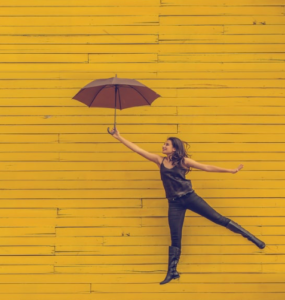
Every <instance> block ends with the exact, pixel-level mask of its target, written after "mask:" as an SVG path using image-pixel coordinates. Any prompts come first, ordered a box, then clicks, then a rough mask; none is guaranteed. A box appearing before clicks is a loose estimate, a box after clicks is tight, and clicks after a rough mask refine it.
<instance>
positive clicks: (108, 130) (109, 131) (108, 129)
mask: <svg viewBox="0 0 285 300" xmlns="http://www.w3.org/2000/svg"><path fill="white" fill-rule="evenodd" d="M109 128H110V127H108V129H107V130H108V132H109V134H111V135H113V134H114V133H115V132H113V133H112V132H111V131H110V130H109Z"/></svg>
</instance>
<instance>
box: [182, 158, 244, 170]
mask: <svg viewBox="0 0 285 300" xmlns="http://www.w3.org/2000/svg"><path fill="white" fill-rule="evenodd" d="M184 160H185V164H186V166H187V167H189V168H190V167H193V168H195V169H199V170H203V171H206V172H224V173H232V174H235V173H237V172H238V171H239V170H241V169H242V168H243V165H242V164H240V165H239V166H238V167H237V168H236V169H224V168H220V167H216V166H212V165H205V164H201V163H198V162H197V161H195V160H193V159H191V158H188V157H185V159H184Z"/></svg>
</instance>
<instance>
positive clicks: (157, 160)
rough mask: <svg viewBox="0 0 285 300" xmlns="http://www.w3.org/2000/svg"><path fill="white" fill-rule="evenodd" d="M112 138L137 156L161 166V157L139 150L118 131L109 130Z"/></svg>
mask: <svg viewBox="0 0 285 300" xmlns="http://www.w3.org/2000/svg"><path fill="white" fill-rule="evenodd" d="M111 133H112V136H113V137H114V138H115V139H117V140H118V141H120V142H121V143H122V144H124V145H125V146H126V147H128V148H129V149H131V150H132V151H134V152H136V153H138V154H139V155H141V156H143V157H144V158H146V159H148V160H150V161H152V162H154V163H156V164H157V165H160V164H161V161H162V157H161V156H159V155H157V154H154V153H150V152H147V151H145V150H143V149H142V148H140V147H139V146H137V145H135V144H134V143H132V142H130V141H128V140H127V139H125V138H123V137H122V136H121V135H120V133H119V131H118V129H117V128H116V129H114V128H113V129H112V130H111Z"/></svg>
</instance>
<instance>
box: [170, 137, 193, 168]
mask: <svg viewBox="0 0 285 300" xmlns="http://www.w3.org/2000/svg"><path fill="white" fill-rule="evenodd" d="M167 140H170V141H171V142H172V146H173V148H175V149H176V151H174V152H173V154H172V156H171V158H170V159H171V161H172V164H173V165H174V166H178V167H179V168H182V169H185V170H186V174H187V173H189V171H191V169H190V168H188V167H187V166H186V165H185V163H184V157H189V156H190V157H191V155H189V154H188V153H187V151H188V148H190V145H189V144H188V143H187V142H184V141H182V140H180V139H179V138H177V137H169V138H168V139H167Z"/></svg>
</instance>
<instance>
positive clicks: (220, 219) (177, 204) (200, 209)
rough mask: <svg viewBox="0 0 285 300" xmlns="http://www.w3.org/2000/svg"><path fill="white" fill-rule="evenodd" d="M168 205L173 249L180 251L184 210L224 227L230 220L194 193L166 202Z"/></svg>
mask: <svg viewBox="0 0 285 300" xmlns="http://www.w3.org/2000/svg"><path fill="white" fill-rule="evenodd" d="M168 203H169V206H168V223H169V227H170V234H171V242H172V246H173V247H178V248H180V249H181V238H182V227H183V222H184V217H185V212H186V209H190V210H192V211H194V212H195V213H197V214H199V215H201V216H203V217H205V218H207V219H209V220H211V221H212V222H214V223H216V224H219V225H221V226H224V227H226V226H227V224H228V223H229V222H230V219H228V218H226V217H224V216H222V215H221V214H219V213H218V212H217V211H215V210H214V209H213V208H212V207H211V206H210V205H209V204H208V203H207V202H206V201H205V200H204V199H203V198H201V197H200V196H198V195H197V194H196V193H195V191H194V192H192V193H190V194H186V195H185V196H182V197H180V198H177V199H175V200H168Z"/></svg>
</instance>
